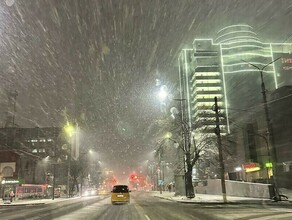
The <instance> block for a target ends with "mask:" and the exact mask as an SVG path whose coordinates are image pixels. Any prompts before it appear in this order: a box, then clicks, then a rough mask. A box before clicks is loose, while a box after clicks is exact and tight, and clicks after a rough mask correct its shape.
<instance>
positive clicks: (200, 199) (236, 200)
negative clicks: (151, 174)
mask: <svg viewBox="0 0 292 220" xmlns="http://www.w3.org/2000/svg"><path fill="white" fill-rule="evenodd" d="M150 193H151V194H152V195H153V196H154V197H157V198H161V199H167V200H171V201H176V202H181V203H198V204H204V203H206V204H208V203H210V204H223V197H222V195H208V194H196V195H195V198H192V199H188V198H186V197H185V196H174V192H167V191H163V192H162V194H160V192H159V191H152V192H150ZM289 198H290V197H289ZM227 203H229V204H276V202H273V201H272V200H270V199H262V198H248V197H236V196H227ZM280 203H282V204H283V203H284V204H292V201H291V199H289V200H288V201H281V202H280ZM280 203H279V202H278V204H280Z"/></svg>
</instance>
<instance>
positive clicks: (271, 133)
mask: <svg viewBox="0 0 292 220" xmlns="http://www.w3.org/2000/svg"><path fill="white" fill-rule="evenodd" d="M280 58H281V57H278V58H277V59H274V60H272V61H271V62H269V63H268V64H266V65H265V66H263V67H262V68H260V67H258V66H256V65H254V64H252V63H250V62H247V61H245V60H242V61H243V62H245V63H248V64H249V65H251V66H253V67H254V68H256V69H257V70H258V71H259V73H260V77H261V90H262V95H263V103H264V109H265V117H266V124H267V128H268V133H269V140H270V143H271V148H272V158H273V161H272V162H273V163H274V164H275V165H276V163H277V153H276V146H275V141H274V133H273V127H272V124H271V119H270V113H269V108H268V102H267V95H266V87H265V82H264V78H263V71H264V69H265V68H266V67H268V66H269V65H271V64H273V63H274V62H276V61H277V60H279V59H280ZM272 171H273V183H274V188H275V198H276V200H277V201H280V200H281V197H280V195H279V189H278V184H277V178H276V166H272Z"/></svg>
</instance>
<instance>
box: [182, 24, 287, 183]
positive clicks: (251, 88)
mask: <svg viewBox="0 0 292 220" xmlns="http://www.w3.org/2000/svg"><path fill="white" fill-rule="evenodd" d="M291 51H292V44H289V43H283V44H280V43H264V42H262V41H261V39H260V38H259V37H258V36H257V33H256V32H255V31H254V30H253V28H252V27H251V26H249V25H232V26H229V27H225V28H223V29H221V30H219V31H218V32H217V35H216V36H215V38H214V39H195V40H194V42H193V48H190V49H184V50H182V52H181V53H180V56H179V59H178V60H179V76H180V88H181V95H182V97H184V98H186V99H187V100H188V102H187V107H186V108H185V110H186V111H187V112H186V113H185V114H186V115H187V116H188V119H189V121H190V124H192V130H193V131H194V132H195V133H201V132H206V133H208V134H210V135H212V134H214V127H215V114H214V111H213V110H212V107H213V105H214V97H215V96H217V98H218V100H219V107H220V108H221V112H220V116H221V118H220V123H221V126H220V128H221V131H222V135H223V137H225V139H226V143H227V145H230V146H231V147H232V148H234V149H232V150H231V151H232V152H233V154H234V155H233V156H236V157H235V158H236V160H235V162H234V163H230V166H229V167H227V171H228V172H229V173H237V174H236V175H232V176H233V177H234V176H236V178H237V179H242V180H247V181H258V182H261V181H264V180H267V179H269V178H271V176H272V175H273V174H272V172H271V168H270V167H266V166H268V165H267V164H269V162H270V161H271V158H272V156H271V154H272V153H273V152H272V148H271V143H269V140H270V137H269V133H268V127H267V120H266V117H265V111H264V105H263V93H262V91H263V89H264V90H265V94H266V95H267V97H268V104H270V103H269V100H270V99H271V93H272V92H274V91H277V90H278V89H280V88H281V87H284V86H289V85H292V54H291ZM263 86H264V87H263ZM288 93H289V92H288ZM286 95H287V94H286ZM283 105H287V103H284V104H283ZM269 107H270V108H269V110H270V111H271V110H272V109H271V108H272V105H270V106H269ZM282 107H283V106H282ZM272 116H273V114H272ZM272 116H271V117H272ZM290 118H291V117H290ZM272 119H273V118H272ZM281 120H284V118H282V119H281ZM281 120H278V121H277V120H272V123H273V127H275V129H274V133H275V137H274V138H275V139H277V138H279V136H278V135H277V134H278V133H281V131H278V130H277V126H276V125H275V124H276V123H281ZM282 123H283V121H282ZM230 139H231V140H230ZM285 141H289V140H288V139H285ZM230 142H233V144H229V143H230ZM234 143H235V144H234ZM275 143H276V144H277V143H279V142H277V140H276V141H275ZM276 144H275V145H276ZM275 147H276V148H277V149H280V148H278V147H279V146H275ZM291 158H292V154H291ZM278 159H279V158H278ZM239 168H241V169H239ZM251 168H252V169H251Z"/></svg>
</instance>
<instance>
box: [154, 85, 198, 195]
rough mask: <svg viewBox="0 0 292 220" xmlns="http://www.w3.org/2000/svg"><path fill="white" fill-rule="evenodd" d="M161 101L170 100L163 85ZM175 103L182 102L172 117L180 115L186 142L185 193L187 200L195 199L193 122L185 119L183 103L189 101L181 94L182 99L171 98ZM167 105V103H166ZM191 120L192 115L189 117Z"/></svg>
mask: <svg viewBox="0 0 292 220" xmlns="http://www.w3.org/2000/svg"><path fill="white" fill-rule="evenodd" d="M158 95H159V98H160V101H161V102H162V103H164V101H165V99H166V98H169V96H168V94H167V87H166V86H165V85H162V86H161V87H160V93H159V94H158ZM171 100H173V101H179V102H180V112H178V110H177V109H176V108H172V110H173V109H176V112H172V110H171V113H172V116H173V117H174V114H178V113H180V120H181V136H182V140H183V141H184V144H183V148H182V149H183V153H184V157H185V159H184V168H185V169H184V183H185V191H186V197H187V198H194V197H195V193H194V188H193V185H192V169H193V165H192V162H191V122H190V121H188V122H187V121H186V119H187V117H185V105H184V104H183V101H188V100H187V99H185V98H183V96H182V93H181V98H180V99H174V98H171ZM164 104H165V103H164ZM189 118H190V115H189Z"/></svg>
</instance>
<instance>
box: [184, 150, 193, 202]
mask: <svg viewBox="0 0 292 220" xmlns="http://www.w3.org/2000/svg"><path fill="white" fill-rule="evenodd" d="M186 163H187V164H186V165H187V171H186V174H185V175H186V176H185V181H186V196H187V198H194V197H195V192H194V187H193V180H192V173H193V166H192V164H191V155H190V153H189V152H187V153H186Z"/></svg>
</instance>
